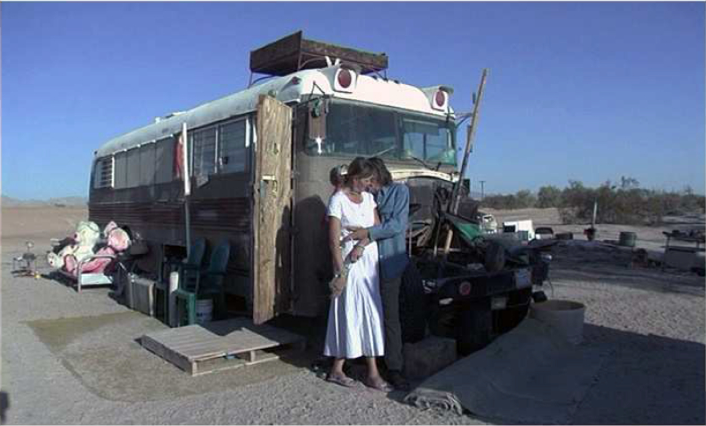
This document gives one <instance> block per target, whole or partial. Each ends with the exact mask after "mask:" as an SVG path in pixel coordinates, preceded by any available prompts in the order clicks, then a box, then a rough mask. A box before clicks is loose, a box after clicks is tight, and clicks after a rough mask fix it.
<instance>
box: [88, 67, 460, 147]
mask: <svg viewBox="0 0 706 426" xmlns="http://www.w3.org/2000/svg"><path fill="white" fill-rule="evenodd" d="M338 69H339V66H337V65H335V66H331V67H328V68H320V69H315V70H304V71H299V72H296V73H293V74H290V75H287V76H284V77H274V78H272V79H271V80H269V81H267V82H265V83H262V84H259V85H256V86H253V87H250V88H248V89H245V90H243V91H240V92H237V93H234V94H232V95H229V96H226V97H223V98H220V99H216V100H214V101H211V102H208V103H205V104H202V105H200V106H197V107H195V108H193V109H190V110H188V111H185V112H181V113H177V114H175V115H172V116H169V118H164V119H161V120H159V121H157V122H155V123H153V124H149V125H147V126H144V127H141V128H139V129H136V130H133V131H131V132H129V133H126V134H124V135H121V136H118V137H116V138H113V139H111V140H110V141H108V142H107V143H105V144H104V145H103V146H101V147H100V148H99V149H98V150H97V151H96V157H97V158H100V157H104V156H106V155H111V154H113V153H115V152H120V151H124V150H127V149H130V148H133V147H136V146H139V145H141V144H144V143H150V142H153V141H155V140H159V139H163V138H165V137H169V136H172V135H174V134H176V133H179V132H181V128H182V123H186V125H187V128H189V129H194V128H198V127H201V126H204V125H207V124H209V123H213V122H216V121H222V120H226V119H229V118H232V117H238V116H241V115H243V114H247V113H250V112H253V111H255V110H256V109H257V102H258V98H259V96H260V95H265V94H271V95H273V96H274V97H275V98H277V99H278V100H279V101H281V102H284V103H289V102H299V101H301V99H302V97H305V96H307V95H310V94H313V95H324V94H325V95H330V96H332V97H333V98H339V99H347V100H354V101H359V102H365V103H370V104H375V105H380V106H386V107H391V108H399V109H404V110H408V111H412V112H417V113H423V114H430V115H436V116H439V117H446V116H447V112H445V111H439V110H435V109H433V108H432V107H431V103H430V101H429V97H428V93H429V91H430V90H435V89H436V88H428V89H420V88H418V87H415V86H410V85H407V84H404V83H400V82H397V81H396V80H392V79H387V80H385V79H383V78H382V77H378V76H369V75H358V76H357V83H356V85H355V90H353V91H352V93H344V92H339V91H335V90H334V88H333V78H334V76H335V74H336V71H337V70H338ZM449 92H450V91H449ZM448 114H451V115H452V117H453V110H452V109H451V108H450V107H449V108H448Z"/></svg>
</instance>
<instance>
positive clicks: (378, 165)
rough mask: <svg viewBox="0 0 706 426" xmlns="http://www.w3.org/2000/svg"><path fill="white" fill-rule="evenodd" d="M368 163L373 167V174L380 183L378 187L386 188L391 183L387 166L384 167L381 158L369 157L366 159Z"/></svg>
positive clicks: (390, 175)
mask: <svg viewBox="0 0 706 426" xmlns="http://www.w3.org/2000/svg"><path fill="white" fill-rule="evenodd" d="M368 162H369V163H370V165H371V166H373V169H375V174H376V175H377V180H378V182H380V185H382V186H386V185H389V184H391V183H392V174H390V171H389V170H387V166H385V162H384V161H382V159H381V158H379V157H370V158H368Z"/></svg>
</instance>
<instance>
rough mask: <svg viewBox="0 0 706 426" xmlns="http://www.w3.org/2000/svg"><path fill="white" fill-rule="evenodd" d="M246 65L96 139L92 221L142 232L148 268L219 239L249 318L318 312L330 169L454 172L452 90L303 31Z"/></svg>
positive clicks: (408, 174)
mask: <svg viewBox="0 0 706 426" xmlns="http://www.w3.org/2000/svg"><path fill="white" fill-rule="evenodd" d="M250 67H251V71H252V72H253V73H259V74H265V75H266V76H267V77H268V79H267V80H266V81H264V82H261V83H260V84H254V85H251V86H250V87H249V88H247V89H246V90H243V91H241V92H238V93H235V94H232V95H229V96H226V97H224V98H221V99H218V100H215V101H212V102H209V103H206V104H203V105H200V106H198V107H196V108H193V109H190V110H188V111H184V112H179V113H173V114H170V115H167V116H166V117H162V118H158V119H155V122H154V123H152V124H150V125H147V126H144V127H141V128H139V129H137V130H134V131H132V132H129V133H126V134H124V135H121V136H118V137H116V138H114V139H112V140H110V141H108V142H107V143H105V144H103V145H102V146H101V147H100V148H99V149H98V150H97V151H96V152H95V159H94V161H93V167H92V171H91V185H90V199H89V216H90V220H92V221H95V222H97V223H98V224H99V225H101V226H102V225H105V224H106V223H107V222H109V221H111V220H115V221H116V222H117V223H118V224H119V225H120V226H126V227H127V228H129V230H130V232H131V233H132V236H133V238H140V239H142V240H144V241H145V242H146V243H147V244H148V246H149V249H150V251H149V254H148V256H147V257H146V258H144V259H143V260H142V261H141V262H140V267H141V268H142V269H144V270H147V271H148V272H152V273H154V274H157V273H158V271H160V268H161V262H162V261H163V260H164V259H165V257H170V256H174V255H182V256H183V255H184V253H185V247H186V246H187V235H190V238H191V240H193V239H195V238H199V237H204V238H206V239H207V241H208V243H209V246H210V247H213V246H215V244H217V243H218V242H219V241H221V240H222V239H224V238H226V239H228V240H229V241H230V244H231V257H230V260H229V265H228V275H227V278H226V285H225V291H226V299H227V300H228V306H229V309H230V308H232V309H233V310H240V311H243V310H245V311H247V312H249V313H251V314H252V315H253V319H254V321H255V322H256V323H261V322H264V321H267V320H268V319H270V318H272V317H273V316H275V315H277V314H279V313H292V314H295V315H303V316H317V315H320V314H322V313H324V312H325V311H326V309H327V308H328V295H327V292H328V287H327V282H328V280H329V279H330V277H331V275H332V273H331V262H330V253H329V249H328V244H327V242H326V241H327V230H326V228H325V216H326V206H327V203H328V198H329V196H330V195H331V192H332V189H333V188H332V187H331V185H330V183H329V179H328V176H329V171H330V169H331V168H333V167H334V166H336V165H340V164H347V163H349V162H350V161H351V160H352V159H353V158H354V157H356V156H374V155H376V156H379V157H381V158H383V159H384V160H385V162H386V163H387V164H388V167H389V168H390V170H391V171H392V172H393V177H394V178H395V179H400V180H405V181H407V182H408V184H409V185H410V187H411V188H412V189H414V186H415V182H418V184H416V185H417V186H419V187H420V188H422V187H423V186H424V185H425V184H422V182H427V184H428V182H444V183H450V182H453V181H454V180H456V179H457V178H458V173H457V172H456V169H457V167H456V145H455V137H456V136H455V135H456V132H455V116H454V113H453V111H452V109H451V108H450V106H449V97H450V95H451V93H452V91H451V89H449V88H446V87H443V86H436V87H431V88H418V87H414V86H411V85H408V84H405V83H402V82H400V81H397V80H393V79H389V78H386V74H385V69H386V68H387V56H385V55H384V54H375V53H368V52H362V51H358V50H354V49H348V48H342V47H339V46H333V45H330V44H325V43H320V42H316V41H312V40H306V39H303V38H302V34H301V32H299V33H295V34H293V35H291V36H288V37H285V38H283V39H281V40H278V41H276V42H274V43H271V44H269V45H267V46H265V47H263V48H260V49H258V50H255V51H253V52H252V53H251V61H250ZM184 143H185V144H186V146H183V144H184ZM184 179H186V180H187V182H186V184H188V186H189V187H190V193H188V194H187V195H188V196H187V197H185V187H186V186H187V185H185V182H184ZM415 193H416V192H415V191H412V197H413V198H414V197H415ZM429 193H430V192H429V191H421V192H419V194H429ZM422 198H424V197H422ZM417 201H418V204H420V205H422V204H424V203H425V202H426V203H429V202H430V200H426V201H424V200H417ZM428 210H429V209H426V211H427V214H428ZM424 211H425V209H424V208H421V209H420V210H419V211H418V212H417V214H419V215H423V214H424ZM186 212H188V220H186V214H187V213H186ZM420 217H421V216H420ZM187 228H188V233H187Z"/></svg>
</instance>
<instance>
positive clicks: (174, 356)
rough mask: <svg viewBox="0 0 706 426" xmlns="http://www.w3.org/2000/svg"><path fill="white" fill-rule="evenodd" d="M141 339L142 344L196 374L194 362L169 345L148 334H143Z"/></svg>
mask: <svg viewBox="0 0 706 426" xmlns="http://www.w3.org/2000/svg"><path fill="white" fill-rule="evenodd" d="M140 341H141V343H142V346H143V347H145V348H147V349H148V350H150V351H151V352H153V353H155V354H157V355H158V356H160V357H161V358H163V359H165V360H167V361H169V362H171V363H172V364H174V365H176V366H177V367H179V368H181V369H182V370H184V371H186V372H187V373H189V374H194V368H193V367H194V366H193V363H192V362H191V361H189V360H188V359H186V358H185V357H183V356H181V355H179V354H178V353H176V352H173V351H171V350H170V349H169V348H168V347H167V346H164V345H163V344H161V343H160V342H158V341H156V340H153V339H151V338H150V337H148V336H142V339H141V340H140Z"/></svg>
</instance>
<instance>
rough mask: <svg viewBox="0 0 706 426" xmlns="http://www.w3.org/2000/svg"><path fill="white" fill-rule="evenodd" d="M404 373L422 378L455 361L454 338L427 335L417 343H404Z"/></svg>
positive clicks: (408, 376) (412, 377)
mask: <svg viewBox="0 0 706 426" xmlns="http://www.w3.org/2000/svg"><path fill="white" fill-rule="evenodd" d="M403 355H404V375H405V376H406V377H407V378H409V379H412V380H416V379H424V378H427V377H429V376H431V375H432V374H434V373H436V372H438V371H440V370H442V369H444V368H446V367H447V366H449V365H451V364H453V363H454V362H455V361H456V358H457V355H456V340H454V339H448V338H444V337H438V336H429V337H427V338H425V339H424V340H421V341H419V342H417V343H405V344H404V348H403Z"/></svg>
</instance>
